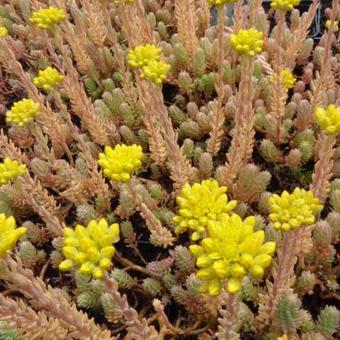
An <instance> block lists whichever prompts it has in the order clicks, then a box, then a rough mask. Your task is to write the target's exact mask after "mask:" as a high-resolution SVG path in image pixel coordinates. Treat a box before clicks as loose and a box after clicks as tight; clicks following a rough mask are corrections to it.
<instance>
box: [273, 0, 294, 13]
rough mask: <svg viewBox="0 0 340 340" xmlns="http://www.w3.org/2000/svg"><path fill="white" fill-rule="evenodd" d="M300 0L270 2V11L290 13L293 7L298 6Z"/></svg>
mask: <svg viewBox="0 0 340 340" xmlns="http://www.w3.org/2000/svg"><path fill="white" fill-rule="evenodd" d="M300 1H301V0H272V2H271V4H270V6H271V8H272V9H280V10H281V11H292V10H293V9H294V6H298V5H299V4H300Z"/></svg>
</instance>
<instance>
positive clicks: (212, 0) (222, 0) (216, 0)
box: [208, 0, 237, 6]
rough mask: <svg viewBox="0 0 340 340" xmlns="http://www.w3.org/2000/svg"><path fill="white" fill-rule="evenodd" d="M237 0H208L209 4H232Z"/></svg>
mask: <svg viewBox="0 0 340 340" xmlns="http://www.w3.org/2000/svg"><path fill="white" fill-rule="evenodd" d="M236 1H237V0H208V3H209V4H210V5H215V6H219V5H225V4H234V3H235V2H236Z"/></svg>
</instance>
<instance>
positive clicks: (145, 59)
mask: <svg viewBox="0 0 340 340" xmlns="http://www.w3.org/2000/svg"><path fill="white" fill-rule="evenodd" d="M161 52H162V51H161V49H160V48H159V47H156V46H155V45H152V44H146V45H140V46H137V47H136V48H134V49H133V50H130V51H129V53H128V64H129V65H130V66H131V67H133V68H140V67H143V66H146V65H147V64H148V63H149V62H150V61H152V60H156V61H159V60H161Z"/></svg>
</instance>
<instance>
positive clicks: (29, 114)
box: [6, 99, 40, 127]
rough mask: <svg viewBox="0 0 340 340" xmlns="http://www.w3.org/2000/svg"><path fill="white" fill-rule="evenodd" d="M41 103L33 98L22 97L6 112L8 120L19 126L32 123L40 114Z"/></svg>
mask: <svg viewBox="0 0 340 340" xmlns="http://www.w3.org/2000/svg"><path fill="white" fill-rule="evenodd" d="M39 108H40V106H39V104H38V103H36V102H34V101H33V100H32V99H22V100H20V101H18V102H16V103H14V105H13V106H12V107H11V109H10V110H9V111H7V113H6V122H7V123H11V124H13V125H17V126H20V127H22V126H24V125H27V124H28V123H30V122H31V121H32V120H33V119H34V118H35V117H36V116H37V115H38V114H39Z"/></svg>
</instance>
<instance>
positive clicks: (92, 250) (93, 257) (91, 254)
mask: <svg viewBox="0 0 340 340" xmlns="http://www.w3.org/2000/svg"><path fill="white" fill-rule="evenodd" d="M64 233H65V240H64V246H63V255H64V256H65V258H66V260H64V261H62V262H61V263H60V265H59V269H60V270H61V271H70V270H72V269H73V268H79V271H80V273H81V274H83V275H87V276H88V275H92V276H93V277H94V278H96V279H101V278H102V277H103V275H104V272H105V271H106V270H108V269H109V268H111V266H112V262H111V259H112V256H113V255H114V253H115V248H114V246H113V244H114V243H116V242H118V240H119V225H118V224H117V223H115V224H112V225H110V226H109V225H108V223H107V222H106V220H105V219H101V220H100V221H99V222H97V221H95V220H92V221H90V222H89V223H88V225H87V227H86V228H85V227H84V226H82V225H80V224H78V225H76V227H75V230H73V229H71V228H65V231H64Z"/></svg>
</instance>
